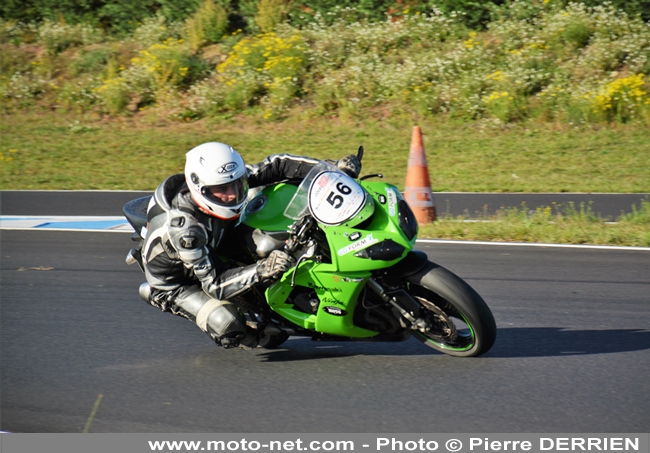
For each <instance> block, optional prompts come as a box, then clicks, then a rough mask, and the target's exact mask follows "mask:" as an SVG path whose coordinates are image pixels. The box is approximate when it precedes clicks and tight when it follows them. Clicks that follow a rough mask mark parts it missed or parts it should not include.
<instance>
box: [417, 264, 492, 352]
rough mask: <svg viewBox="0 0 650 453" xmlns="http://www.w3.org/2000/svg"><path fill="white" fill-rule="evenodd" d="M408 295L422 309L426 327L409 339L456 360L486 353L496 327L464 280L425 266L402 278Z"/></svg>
mask: <svg viewBox="0 0 650 453" xmlns="http://www.w3.org/2000/svg"><path fill="white" fill-rule="evenodd" d="M406 280H407V282H408V284H407V289H408V292H409V294H410V295H411V296H412V297H413V298H414V299H415V300H416V301H417V302H418V303H419V304H420V306H421V307H422V310H421V313H420V315H421V317H423V318H425V319H426V320H427V321H428V324H429V325H430V328H429V330H428V331H427V332H420V331H413V336H415V337H416V338H417V339H418V340H420V341H422V342H423V343H424V344H426V345H427V346H429V347H431V348H433V349H435V350H437V351H440V352H444V353H445V354H449V355H452V356H457V357H477V356H480V355H483V354H485V353H486V352H487V351H489V350H490V348H491V347H492V345H493V344H494V341H495V340H496V335H497V327H496V323H495V322H494V317H493V316H492V312H491V311H490V309H489V308H488V306H487V304H486V303H485V302H484V301H483V298H482V297H481V296H480V295H479V294H478V293H477V292H476V291H475V290H474V289H473V288H472V287H471V286H469V285H468V284H467V283H465V281H464V280H462V279H461V278H460V277H458V276H457V275H455V274H453V273H452V272H450V271H448V270H447V269H445V268H444V267H441V266H438V265H437V264H435V263H431V262H429V263H428V264H427V265H426V266H424V268H423V269H422V270H420V271H419V272H418V273H416V274H414V275H412V276H409V277H406Z"/></svg>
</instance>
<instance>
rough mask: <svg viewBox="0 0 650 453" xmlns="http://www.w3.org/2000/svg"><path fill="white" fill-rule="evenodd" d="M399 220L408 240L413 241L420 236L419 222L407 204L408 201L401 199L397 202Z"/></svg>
mask: <svg viewBox="0 0 650 453" xmlns="http://www.w3.org/2000/svg"><path fill="white" fill-rule="evenodd" d="M397 218H398V220H399V227H400V228H401V229H402V231H403V232H404V234H405V235H406V237H407V238H408V240H409V241H411V240H413V238H414V237H415V236H416V235H417V234H418V221H417V219H416V218H415V214H413V211H412V210H411V207H410V206H409V205H408V204H407V203H406V200H403V199H401V200H399V201H398V202H397Z"/></svg>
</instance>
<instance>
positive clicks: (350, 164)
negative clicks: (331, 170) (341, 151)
mask: <svg viewBox="0 0 650 453" xmlns="http://www.w3.org/2000/svg"><path fill="white" fill-rule="evenodd" d="M336 166H337V168H338V169H339V170H341V171H342V172H343V173H345V174H346V175H348V176H350V177H352V178H355V179H356V178H358V177H359V174H360V173H361V159H359V157H358V156H356V155H354V154H350V155H348V156H345V157H342V158H340V159H339V160H338V161H337V162H336Z"/></svg>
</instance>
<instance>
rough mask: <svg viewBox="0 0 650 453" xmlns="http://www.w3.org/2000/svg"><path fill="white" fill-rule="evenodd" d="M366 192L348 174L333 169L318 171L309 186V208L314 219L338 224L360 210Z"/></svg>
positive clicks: (326, 223)
mask: <svg viewBox="0 0 650 453" xmlns="http://www.w3.org/2000/svg"><path fill="white" fill-rule="evenodd" d="M366 197H367V193H366V191H365V190H363V188H362V187H361V186H360V185H359V184H357V182H356V181H355V180H354V179H352V178H350V177H349V176H347V175H345V174H343V173H338V172H335V171H324V172H322V173H320V174H319V175H318V176H316V178H314V181H313V182H312V183H311V187H310V188H309V210H310V211H311V215H312V216H314V218H315V219H316V221H318V222H320V223H324V224H325V225H340V224H342V223H344V222H347V221H348V220H350V219H352V218H353V217H354V216H355V215H357V214H358V213H359V211H361V208H363V206H364V204H365V202H366Z"/></svg>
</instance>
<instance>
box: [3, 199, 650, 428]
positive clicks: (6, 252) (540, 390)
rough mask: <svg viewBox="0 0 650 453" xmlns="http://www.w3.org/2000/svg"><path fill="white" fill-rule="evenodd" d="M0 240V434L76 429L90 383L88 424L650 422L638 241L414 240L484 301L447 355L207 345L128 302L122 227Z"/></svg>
mask: <svg viewBox="0 0 650 453" xmlns="http://www.w3.org/2000/svg"><path fill="white" fill-rule="evenodd" d="M4 195H5V194H4V193H3V196H4ZM136 195H137V194H136ZM119 197H121V195H118V198H119ZM130 198H131V197H130V196H128V197H127V199H130ZM120 203H121V201H120ZM3 214H9V213H7V212H5V211H4V208H3ZM13 214H18V213H13ZM20 214H27V213H25V212H21V213H20ZM30 214H34V215H35V214H39V213H30ZM43 214H50V213H43ZM60 214H69V213H68V212H61V213H60ZM103 214H106V215H114V213H113V212H103ZM0 241H1V243H0V252H1V255H0V258H1V262H0V265H1V271H2V272H1V275H0V277H1V281H0V283H1V293H0V297H1V300H2V303H1V304H0V335H1V337H0V341H1V343H0V344H1V356H0V360H1V370H0V373H1V382H0V385H1V390H2V392H1V395H0V397H1V412H0V415H1V419H0V428H1V429H2V430H5V431H13V432H81V431H82V430H83V429H84V427H85V426H86V424H87V422H88V421H89V416H90V414H91V412H92V409H93V407H94V406H95V404H96V403H97V401H98V400H99V395H101V400H99V406H98V408H97V411H96V415H95V416H94V418H93V419H92V424H91V425H90V432H242V433H245V432H294V433H296V432H349V433H354V432H368V433H398V432H402V433H409V432H415V433H425V432H448V433H453V432H475V433H489V432H549V433H550V432H556V433H569V432H591V433H598V432H601V433H605V432H608V433H615V432H628V433H629V432H644V433H645V432H649V431H650V411H648V407H650V380H649V379H648V377H647V376H648V364H650V330H649V326H650V272H649V271H650V252H648V251H642V250H634V249H630V250H602V249H588V248H585V249H561V248H553V247H515V246H488V245H483V246H476V245H458V244H421V246H420V248H421V249H423V250H425V251H426V252H427V253H428V254H429V256H430V258H431V259H432V260H433V261H436V262H437V263H439V264H441V265H443V266H445V267H447V268H449V269H451V270H452V271H454V272H455V273H457V274H458V275H460V276H461V277H463V278H464V279H466V280H467V281H468V282H469V283H470V284H471V285H472V286H473V287H474V288H475V289H476V290H477V291H478V292H479V293H480V294H481V295H482V296H483V297H484V298H485V300H486V302H487V303H488V305H489V306H490V307H491V308H492V310H493V313H494V315H495V318H496V321H497V325H498V327H499V333H498V338H497V342H496V344H495V346H494V347H493V348H492V350H491V351H490V352H489V353H488V354H486V355H485V356H483V357H481V358H474V359H460V358H453V357H448V356H445V355H443V354H440V353H437V352H435V351H433V350H432V349H429V348H427V347H426V346H424V345H423V344H421V343H419V342H417V341H416V340H413V339H411V340H409V341H407V342H404V343H396V344H389V343H357V342H355V343H346V342H332V343H315V342H311V341H309V340H307V339H303V338H296V339H290V340H289V341H288V342H287V343H285V345H284V346H283V347H282V348H281V349H278V350H273V351H270V350H264V349H256V350H254V351H243V350H223V349H222V348H217V347H216V346H214V344H213V343H211V342H210V340H209V339H208V337H207V336H206V335H205V334H203V333H201V332H200V331H199V329H198V328H197V327H196V326H195V325H193V324H192V323H190V322H189V321H187V320H185V319H182V318H180V317H176V316H173V315H171V314H169V313H161V312H160V311H158V310H157V309H155V308H153V307H150V306H148V305H146V304H145V303H144V302H142V301H141V300H139V298H138V296H137V287H138V285H139V284H140V283H141V282H142V281H143V274H142V273H141V272H140V271H139V270H138V269H137V268H135V267H128V266H126V265H125V264H124V256H125V254H126V252H127V250H128V249H129V248H130V247H131V242H130V240H129V235H128V234H124V233H86V232H83V233H82V232H80V233H75V232H56V231H10V230H5V231H1V232H0Z"/></svg>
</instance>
